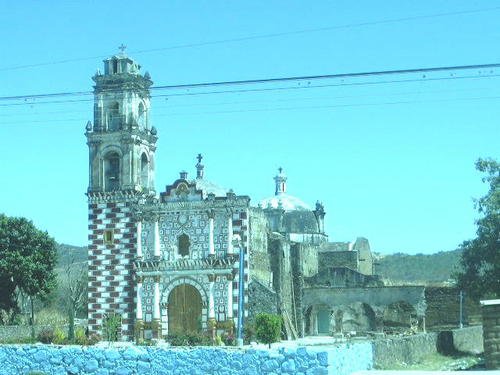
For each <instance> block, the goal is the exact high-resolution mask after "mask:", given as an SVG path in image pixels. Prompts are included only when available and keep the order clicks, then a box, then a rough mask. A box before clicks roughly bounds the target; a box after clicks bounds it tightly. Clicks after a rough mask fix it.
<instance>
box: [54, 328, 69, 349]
mask: <svg viewBox="0 0 500 375" xmlns="http://www.w3.org/2000/svg"><path fill="white" fill-rule="evenodd" d="M52 343H53V344H56V345H63V344H66V343H67V340H66V335H65V334H64V331H63V330H62V329H61V328H59V327H58V328H56V329H55V330H54V338H53V340H52Z"/></svg>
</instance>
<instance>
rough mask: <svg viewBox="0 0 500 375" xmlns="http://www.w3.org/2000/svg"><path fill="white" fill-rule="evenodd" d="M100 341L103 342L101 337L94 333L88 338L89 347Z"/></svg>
mask: <svg viewBox="0 0 500 375" xmlns="http://www.w3.org/2000/svg"><path fill="white" fill-rule="evenodd" d="M99 341H101V336H99V335H98V334H97V333H92V334H91V335H89V337H87V345H95V344H97V343H98V342H99Z"/></svg>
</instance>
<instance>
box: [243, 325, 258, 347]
mask: <svg viewBox="0 0 500 375" xmlns="http://www.w3.org/2000/svg"><path fill="white" fill-rule="evenodd" d="M254 339H255V324H254V323H253V322H250V321H248V322H246V323H245V326H244V327H243V342H244V343H245V344H250V343H251V342H252V341H253V340H254Z"/></svg>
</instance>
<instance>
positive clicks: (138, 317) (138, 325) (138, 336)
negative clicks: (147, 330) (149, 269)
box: [134, 276, 144, 343]
mask: <svg viewBox="0 0 500 375" xmlns="http://www.w3.org/2000/svg"><path fill="white" fill-rule="evenodd" d="M141 294H142V277H140V276H139V277H137V292H136V306H135V325H134V331H135V340H136V343H140V342H142V341H143V339H144V321H143V319H142V298H141Z"/></svg>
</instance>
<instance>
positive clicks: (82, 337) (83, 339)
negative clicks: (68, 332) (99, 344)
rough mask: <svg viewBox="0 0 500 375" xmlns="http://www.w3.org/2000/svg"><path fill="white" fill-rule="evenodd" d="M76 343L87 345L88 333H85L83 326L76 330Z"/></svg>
mask: <svg viewBox="0 0 500 375" xmlns="http://www.w3.org/2000/svg"><path fill="white" fill-rule="evenodd" d="M75 344H77V345H87V344H88V340H87V335H86V334H85V329H84V328H83V327H78V328H77V329H76V330H75Z"/></svg>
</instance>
